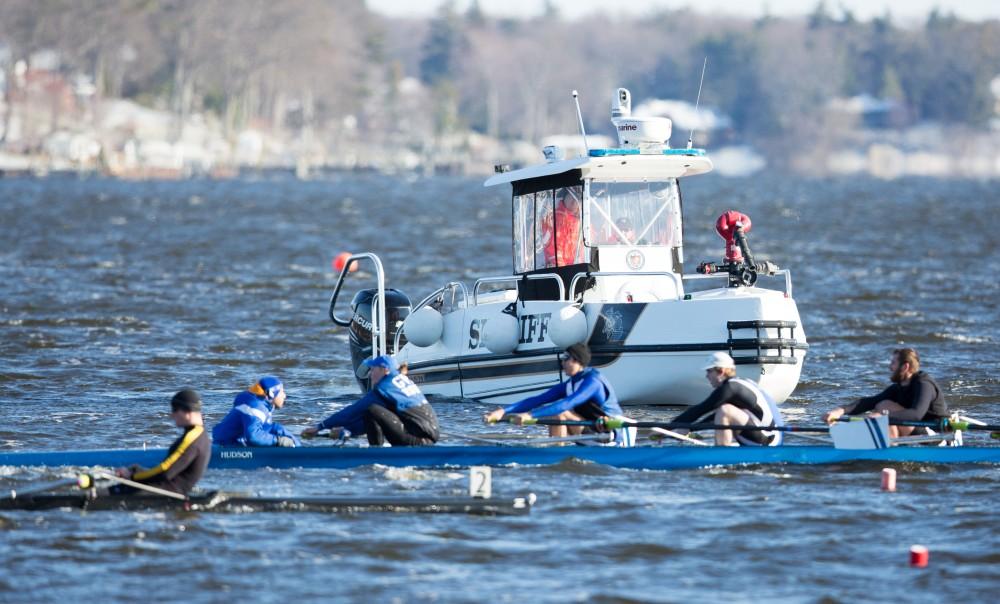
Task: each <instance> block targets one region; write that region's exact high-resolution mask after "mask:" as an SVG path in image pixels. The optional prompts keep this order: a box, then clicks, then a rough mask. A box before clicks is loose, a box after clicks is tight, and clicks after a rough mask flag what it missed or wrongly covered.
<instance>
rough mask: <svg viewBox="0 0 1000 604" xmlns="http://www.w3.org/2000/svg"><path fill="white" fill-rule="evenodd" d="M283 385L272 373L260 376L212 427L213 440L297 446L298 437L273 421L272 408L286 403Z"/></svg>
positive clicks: (243, 444)
mask: <svg viewBox="0 0 1000 604" xmlns="http://www.w3.org/2000/svg"><path fill="white" fill-rule="evenodd" d="M286 396H287V395H286V393H285V387H284V385H282V383H281V380H279V379H278V378H276V377H274V376H267V377H263V378H261V379H260V380H259V381H258V382H257V383H256V384H253V385H252V386H250V387H249V388H248V389H247V390H244V391H243V392H241V393H239V394H238V395H236V398H235V399H234V400H233V408H232V409H230V410H229V413H228V414H227V415H226V417H224V418H223V419H222V421H221V422H219V423H218V425H216V426H215V428H213V429H212V440H213V441H215V444H217V445H224V446H228V447H234V446H243V447H297V446H299V440H298V438H296V437H295V435H293V434H292V433H291V432H289V431H288V430H286V429H285V427H284V426H282V425H281V424H279V423H278V422H275V421H273V420H272V417H271V416H272V414H273V413H274V410H275V409H281V408H282V407H284V406H285V398H286Z"/></svg>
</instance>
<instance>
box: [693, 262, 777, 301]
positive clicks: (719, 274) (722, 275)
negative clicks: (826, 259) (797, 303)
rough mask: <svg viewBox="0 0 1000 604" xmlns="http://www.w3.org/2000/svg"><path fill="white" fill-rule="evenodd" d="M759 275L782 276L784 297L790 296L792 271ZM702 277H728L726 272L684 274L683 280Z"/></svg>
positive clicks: (695, 279)
mask: <svg viewBox="0 0 1000 604" xmlns="http://www.w3.org/2000/svg"><path fill="white" fill-rule="evenodd" d="M759 276H760V277H772V276H773V277H784V279H785V297H786V298H791V297H792V272H791V271H789V270H788V269H784V268H783V269H781V270H777V271H774V274H773V275H765V274H763V273H762V274H760V275H759ZM703 279H729V275H728V274H726V273H715V274H713V275H684V280H685V281H700V280H703Z"/></svg>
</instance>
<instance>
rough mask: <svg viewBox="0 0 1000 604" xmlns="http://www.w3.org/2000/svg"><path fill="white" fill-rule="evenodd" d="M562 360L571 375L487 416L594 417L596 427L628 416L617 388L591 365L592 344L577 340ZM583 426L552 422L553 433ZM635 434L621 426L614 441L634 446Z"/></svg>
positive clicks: (518, 420)
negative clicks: (621, 403)
mask: <svg viewBox="0 0 1000 604" xmlns="http://www.w3.org/2000/svg"><path fill="white" fill-rule="evenodd" d="M559 361H560V363H561V364H562V370H563V373H564V374H566V376H567V377H568V378H569V379H567V380H566V381H564V382H562V383H559V384H556V385H555V386H553V387H551V388H549V389H548V390H546V391H545V392H542V393H541V394H537V395H535V396H532V397H529V398H526V399H523V400H520V401H518V402H516V403H513V404H511V405H508V406H506V407H501V408H499V409H495V410H493V411H491V412H490V413H488V414H486V416H485V417H484V418H483V419H484V420H485V421H486V422H487V423H491V424H492V423H496V422H498V421H500V420H502V419H504V418H505V417H506V418H508V419H509V421H510V422H511V423H513V424H517V425H521V424H523V423H524V422H525V420H528V419H531V418H534V419H539V418H550V419H557V420H561V421H591V422H595V428H596V429H600V424H601V423H603V422H605V421H607V420H608V419H624V413H623V412H622V408H621V406H620V405H619V404H618V397H617V396H616V395H615V390H614V388H612V387H611V384H610V383H609V382H608V380H607V379H606V378H605V377H604V376H603V375H601V372H600V371H598V370H597V369H594V368H593V367H590V347H588V346H587V345H586V344H574V345H573V346H570V347H569V348H567V349H566V350H565V352H563V353H562V354H561V355H559ZM583 430H584V426H565V425H554V426H549V436H551V437H555V438H562V437H566V436H569V435H574V436H575V435H578V434H582V433H583ZM634 436H635V429H634V428H624V429H618V430H615V431H614V441H613V442H614V443H615V444H617V445H618V446H631V445H632V444H633V443H634Z"/></svg>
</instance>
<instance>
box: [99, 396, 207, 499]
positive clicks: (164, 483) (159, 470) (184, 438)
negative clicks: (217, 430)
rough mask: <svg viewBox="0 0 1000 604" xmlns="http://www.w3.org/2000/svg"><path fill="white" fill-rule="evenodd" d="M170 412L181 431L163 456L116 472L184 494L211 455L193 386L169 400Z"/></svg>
mask: <svg viewBox="0 0 1000 604" xmlns="http://www.w3.org/2000/svg"><path fill="white" fill-rule="evenodd" d="M170 416H171V417H172V418H173V419H174V423H175V424H177V427H178V428H183V429H184V433H183V434H181V435H180V437H179V438H178V439H177V440H175V441H174V443H173V444H172V445H170V449H169V450H168V451H167V456H166V457H165V458H164V459H163V461H161V462H160V463H159V465H157V466H154V467H152V468H149V469H144V468H140V467H139V466H132V467H130V468H119V469H118V470H117V471H116V474H117V475H118V476H119V477H121V478H128V479H130V480H134V481H136V482H141V483H143V484H147V485H149V486H153V487H157V488H160V489H166V490H167V491H173V492H175V493H181V494H184V495H186V494H188V493H189V492H190V491H191V489H193V488H194V485H196V484H198V481H199V480H201V477H202V475H203V474H204V473H205V468H207V467H208V461H209V459H210V458H211V457H212V439H211V438H209V436H208V432H206V431H205V422H204V420H203V419H202V415H201V398H200V397H199V396H198V393H197V392H195V391H194V390H181V391H180V392H178V393H177V394H175V395H174V398H173V399H171V400H170ZM111 490H112V492H114V493H118V494H125V493H132V492H135V491H136V489H135V488H133V487H128V486H123V485H116V486H115V487H112V489H111Z"/></svg>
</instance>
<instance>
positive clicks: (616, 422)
mask: <svg viewBox="0 0 1000 604" xmlns="http://www.w3.org/2000/svg"><path fill="white" fill-rule="evenodd" d="M499 421H502V422H507V423H514V422H513V421H511V419H510V417H509V416H504V417H503V418H502V419H500V420H499ZM535 424H538V425H540V426H583V427H586V428H603V429H607V430H618V429H620V428H662V429H664V430H690V431H692V432H696V431H700V430H736V431H738V432H743V431H748V430H749V431H754V430H756V431H761V432H771V431H774V432H829V431H830V427H829V426H754V425H729V424H712V423H690V422H650V421H644V422H636V421H629V420H627V419H623V418H619V417H609V418H606V419H599V420H594V421H591V420H562V419H549V418H544V417H541V418H537V417H528V418H524V419H522V420H521V425H522V426H531V425H535Z"/></svg>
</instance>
